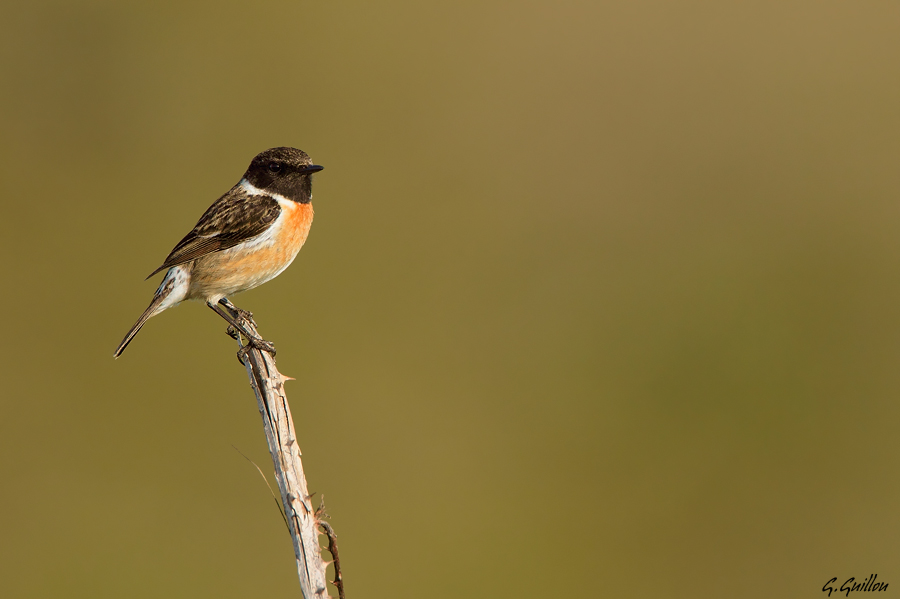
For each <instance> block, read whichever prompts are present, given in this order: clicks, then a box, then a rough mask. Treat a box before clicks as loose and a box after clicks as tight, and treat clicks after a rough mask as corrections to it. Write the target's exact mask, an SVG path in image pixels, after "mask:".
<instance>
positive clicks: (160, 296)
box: [113, 292, 169, 358]
mask: <svg viewBox="0 0 900 599" xmlns="http://www.w3.org/2000/svg"><path fill="white" fill-rule="evenodd" d="M167 295H169V294H168V293H159V292H157V293H156V295H155V296H153V301H152V302H150V305H149V306H147V309H146V310H144V313H143V314H141V317H140V318H138V321H137V322H136V323H134V326H133V327H131V330H130V331H128V334H127V335H125V338H124V339H122V343H120V344H119V347H117V348H116V353H114V354H113V357H114V358H118V357H119V356H121V355H122V352H123V351H125V348H126V347H128V344H129V343H131V340H132V339H134V336H135V335H137V334H138V331H140V330H141V327H142V326H144V323H145V322H147V321H148V320H150V317H151V316H153V315H155V314H156V309H157V308H159V305H160V304H161V303H162V302H163V300H164V299H166V296H167Z"/></svg>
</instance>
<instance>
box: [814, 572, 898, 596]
mask: <svg viewBox="0 0 900 599" xmlns="http://www.w3.org/2000/svg"><path fill="white" fill-rule="evenodd" d="M876 578H878V574H870V575H869V576H868V577H866V579H865V580H863V581H862V582H856V578H852V577H851V578H848V579H847V580H846V582H844V584H842V585H841V588H839V589H835V588H834V587H833V586H831V585H833V584H836V583H837V576H835V577H834V578H832V579H831V580H829V581H828V582H826V583H825V586H823V587H822V592H823V593H828V596H829V597H831V593H832V592H833V591H837V592H838V593H846V594H847V596H848V597H849V596H850V593H852V592H854V591H886V590H887V588H888V583H886V582H875V579H876Z"/></svg>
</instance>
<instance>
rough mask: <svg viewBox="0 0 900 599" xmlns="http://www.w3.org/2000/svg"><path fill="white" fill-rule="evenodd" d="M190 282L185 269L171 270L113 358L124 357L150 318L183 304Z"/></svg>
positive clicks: (177, 267) (176, 268) (175, 268)
mask: <svg viewBox="0 0 900 599" xmlns="http://www.w3.org/2000/svg"><path fill="white" fill-rule="evenodd" d="M189 281H190V276H189V274H188V271H186V270H185V269H184V268H183V267H180V266H176V267H174V268H171V269H169V272H168V274H166V276H165V277H163V280H162V282H161V283H160V284H159V289H157V290H156V294H155V295H154V296H153V301H152V302H150V305H149V306H147V309H146V310H144V313H143V314H141V317H140V318H138V321H137V322H136V323H134V326H133V327H131V330H130V331H128V334H127V335H125V338H124V339H122V343H120V344H119V347H117V348H116V353H114V354H113V357H115V358H118V357H119V356H121V355H122V352H123V351H125V348H126V347H128V344H129V343H131V340H132V339H133V338H134V336H135V335H137V334H138V331H140V330H141V327H142V326H144V323H145V322H147V321H148V320H150V317H152V316H156V315H157V314H159V313H160V312H162V311H163V310H165V309H166V308H171V307H172V306H174V305H176V304H178V303H179V302H181V300H183V299H184V297H185V295H186V294H187V289H188V284H189Z"/></svg>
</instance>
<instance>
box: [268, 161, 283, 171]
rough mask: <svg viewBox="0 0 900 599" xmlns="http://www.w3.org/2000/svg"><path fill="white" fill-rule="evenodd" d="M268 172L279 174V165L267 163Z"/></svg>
mask: <svg viewBox="0 0 900 599" xmlns="http://www.w3.org/2000/svg"><path fill="white" fill-rule="evenodd" d="M269 172H270V173H280V172H281V164H279V163H277V162H270V163H269Z"/></svg>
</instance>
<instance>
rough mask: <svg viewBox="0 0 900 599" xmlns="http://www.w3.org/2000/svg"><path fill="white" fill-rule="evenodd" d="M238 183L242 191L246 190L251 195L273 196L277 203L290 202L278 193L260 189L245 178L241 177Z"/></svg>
mask: <svg viewBox="0 0 900 599" xmlns="http://www.w3.org/2000/svg"><path fill="white" fill-rule="evenodd" d="M238 185H239V186H240V187H241V189H243V190H244V191H246V192H247V193H249V194H250V195H252V196H270V197H273V198H275V199H276V200H278V203H279V204H280V203H281V202H290V200H289V199H287V198H286V197H284V196H283V195H281V194H280V193H272V192H271V191H263V190H262V189H260V188H259V187H257V186H256V185H254V184H253V183H251V182H250V181H247V180H246V179H241V182H240V183H239V184H238Z"/></svg>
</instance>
